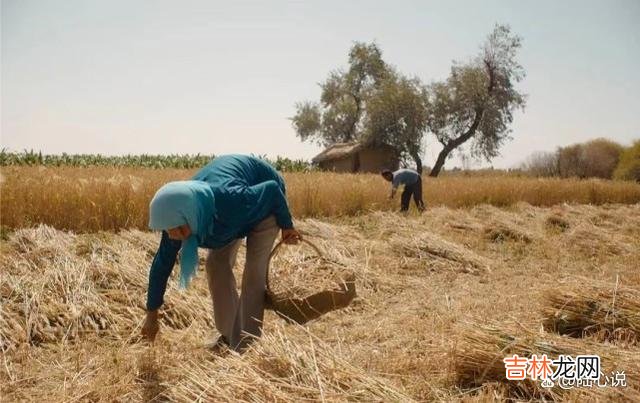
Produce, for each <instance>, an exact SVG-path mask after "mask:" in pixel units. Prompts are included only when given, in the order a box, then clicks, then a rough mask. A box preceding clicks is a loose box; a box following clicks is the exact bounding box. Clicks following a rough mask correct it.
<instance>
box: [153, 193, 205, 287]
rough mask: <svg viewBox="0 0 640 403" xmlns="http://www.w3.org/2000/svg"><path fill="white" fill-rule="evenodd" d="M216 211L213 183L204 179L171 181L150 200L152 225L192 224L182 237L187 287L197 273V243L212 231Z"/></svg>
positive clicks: (182, 281)
mask: <svg viewBox="0 0 640 403" xmlns="http://www.w3.org/2000/svg"><path fill="white" fill-rule="evenodd" d="M215 213H216V205H215V199H214V196H213V190H212V189H211V186H209V184H207V183H206V182H202V181H177V182H169V183H167V184H166V185H164V186H162V187H161V188H160V189H159V190H158V191H157V192H156V194H155V196H153V199H152V200H151V203H150V204H149V228H151V229H153V230H167V229H170V228H175V227H179V226H181V225H184V224H189V227H190V228H191V235H190V236H189V238H187V239H185V240H184V241H182V253H181V256H180V287H182V288H186V287H187V286H188V285H189V282H190V281H191V278H192V277H193V276H195V274H196V268H197V265H198V244H199V243H200V242H202V241H203V240H204V238H205V237H206V236H207V235H208V234H211V232H212V230H213V216H214V214H215Z"/></svg>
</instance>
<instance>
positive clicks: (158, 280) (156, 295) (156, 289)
mask: <svg viewBox="0 0 640 403" xmlns="http://www.w3.org/2000/svg"><path fill="white" fill-rule="evenodd" d="M181 246H182V242H181V241H176V240H173V239H171V238H169V235H168V234H167V232H166V231H162V239H161V240H160V246H159V247H158V251H157V252H156V256H155V257H154V258H153V263H151V270H150V271H149V288H148V290H147V311H155V310H157V309H158V308H160V306H161V305H162V303H163V302H164V293H165V291H166V289H167V281H168V280H169V275H171V271H172V270H173V265H174V264H175V263H176V257H177V256H178V251H179V250H180V247H181Z"/></svg>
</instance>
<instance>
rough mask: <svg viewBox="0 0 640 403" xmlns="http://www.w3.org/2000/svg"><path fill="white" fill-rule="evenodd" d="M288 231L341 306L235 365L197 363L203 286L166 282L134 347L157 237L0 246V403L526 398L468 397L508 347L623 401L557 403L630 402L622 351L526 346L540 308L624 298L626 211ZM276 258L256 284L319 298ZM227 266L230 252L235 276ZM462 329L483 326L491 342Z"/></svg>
mask: <svg viewBox="0 0 640 403" xmlns="http://www.w3.org/2000/svg"><path fill="white" fill-rule="evenodd" d="M3 213H4V211H3ZM69 214H71V213H69ZM550 215H557V216H559V217H562V218H563V220H565V221H566V222H567V223H568V227H567V230H566V231H558V230H557V228H555V226H549V225H548V224H547V218H548V217H549V216H550ZM295 223H296V226H297V227H298V228H300V229H301V230H303V231H304V232H305V233H307V234H308V236H309V237H311V239H313V242H314V243H316V244H317V246H318V247H319V248H320V249H321V250H322V251H323V252H324V253H326V256H327V258H328V259H331V260H332V261H340V262H342V263H344V264H345V266H346V268H347V269H348V270H352V271H353V272H354V273H355V282H356V286H357V290H358V296H357V298H355V299H354V300H353V302H352V304H351V305H349V307H347V308H344V309H341V310H337V311H333V312H329V313H327V314H326V315H323V316H321V317H320V318H318V319H316V320H314V321H311V322H309V323H307V324H305V325H304V326H303V327H301V326H298V325H293V324H288V323H286V322H284V321H282V320H281V319H279V318H278V317H277V316H275V315H274V314H273V313H272V312H267V313H266V316H265V327H264V335H263V338H262V339H261V340H259V341H257V342H256V343H255V344H254V346H253V348H252V349H251V350H250V351H249V352H248V353H247V354H245V355H243V356H238V355H235V354H233V353H231V354H227V355H224V356H219V355H214V354H212V353H211V352H210V351H208V350H207V349H206V348H205V345H206V344H207V343H209V342H211V341H212V340H215V338H216V337H217V332H216V331H215V328H214V324H213V321H212V318H211V301H210V296H209V291H208V288H207V284H206V278H205V276H204V272H203V270H199V272H198V275H197V276H196V278H195V279H194V281H193V283H192V286H191V287H190V288H189V290H187V291H186V292H181V291H179V290H178V289H177V287H176V284H177V278H176V276H177V272H178V269H177V268H176V269H175V270H174V273H173V274H172V277H171V279H170V282H169V287H168V290H167V294H166V296H165V305H164V306H163V310H162V314H163V317H162V319H161V332H160V335H159V336H158V339H157V341H156V343H155V344H154V345H151V346H150V345H147V344H146V343H143V342H140V341H139V340H138V334H139V331H140V325H141V323H142V320H143V318H144V310H143V308H144V302H145V297H146V286H147V276H148V270H149V265H150V263H151V260H152V258H153V254H154V253H155V250H156V248H157V245H158V241H159V239H158V234H152V233H146V232H140V231H136V230H127V231H121V232H119V233H117V234H115V233H106V232H97V233H86V234H75V233H68V232H62V231H59V230H55V229H53V228H50V227H45V226H40V227H35V228H22V229H19V230H17V231H15V232H9V233H7V234H6V238H4V239H3V240H2V242H1V244H0V267H2V274H1V275H0V296H1V298H2V300H1V304H0V309H1V312H0V338H1V344H2V351H0V354H1V355H2V357H1V359H0V394H1V395H2V396H3V399H5V400H7V401H88V400H90V401H149V400H153V399H156V400H167V401H193V400H198V399H199V400H202V401H207V400H217V401H265V400H268V401H271V400H276V401H300V399H301V398H306V399H308V400H313V401H321V400H323V399H324V400H326V401H402V402H404V401H412V400H416V401H459V400H465V401H488V400H492V401H504V400H507V399H513V398H515V397H517V396H535V395H536V394H535V393H536V392H535V390H534V389H531V390H530V389H527V388H528V386H526V385H515V384H510V383H506V382H504V381H503V380H500V379H498V378H495V377H494V378H493V380H491V379H489V378H484V381H483V382H477V379H478V378H477V376H478V374H479V373H480V374H481V373H482V372H484V369H486V368H487V365H488V364H487V363H491V362H493V361H494V360H495V359H496V357H498V358H500V359H502V358H504V354H503V355H502V356H501V354H502V353H501V352H500V347H499V346H500V344H499V343H501V342H503V341H504V339H505V337H506V336H508V337H506V338H507V339H509V340H511V339H510V338H509V337H513V338H515V340H516V342H517V343H516V346H522V348H524V349H528V350H527V351H532V352H533V351H534V350H535V352H536V353H538V354H540V353H542V352H545V351H555V350H545V349H544V348H546V347H545V346H547V345H550V346H552V347H554V348H556V349H557V350H558V351H560V350H559V349H560V348H561V347H562V348H567V349H569V348H570V349H569V350H567V351H571V352H583V353H586V354H589V353H591V354H601V355H602V357H604V359H605V360H606V367H605V368H606V370H625V371H626V374H627V379H628V387H627V388H626V389H623V388H607V389H603V390H598V391H595V390H585V389H583V390H575V391H569V392H566V393H563V394H562V396H561V398H562V400H570V401H576V402H578V401H597V399H599V400H600V401H606V400H607V399H609V400H617V401H625V400H624V399H626V400H627V401H633V399H636V401H637V395H638V392H637V391H638V389H640V380H638V374H639V373H640V372H638V371H639V369H638V368H637V362H640V360H639V359H637V355H638V352H639V351H640V350H638V346H637V345H631V344H629V343H627V344H625V343H617V342H616V343H611V342H609V341H607V340H604V339H602V340H601V339H598V338H597V337H594V336H591V337H589V338H571V337H568V336H560V335H557V334H555V333H553V332H542V330H541V329H542V325H543V321H544V320H543V317H542V315H541V312H543V311H544V309H545V307H546V306H548V305H549V304H548V301H547V299H546V298H545V292H546V290H550V289H551V290H553V289H564V288H565V287H567V286H568V287H570V286H571V285H572V284H575V283H576V279H588V280H584V282H585V283H588V284H594V285H598V284H602V282H606V283H607V284H609V285H610V287H609V289H610V290H614V289H615V279H616V276H618V278H619V284H620V286H619V287H618V289H619V290H621V289H622V288H629V289H634V290H639V289H640V274H638V271H637V262H638V261H639V260H640V205H604V206H586V205H558V206H554V207H552V208H540V207H535V206H531V205H528V204H522V203H519V204H516V205H514V206H511V207H509V208H496V207H494V206H489V205H481V206H477V207H474V208H471V209H457V210H453V209H448V208H444V207H438V208H431V209H429V210H428V211H427V212H426V213H424V214H423V215H421V216H417V215H409V216H403V215H400V214H395V213H388V212H374V213H370V214H367V215H362V216H353V217H343V218H340V219H332V220H328V219H322V220H320V219H307V220H299V219H297V220H296V221H295ZM497 224H500V225H504V226H507V227H509V228H517V229H519V230H521V231H523V232H526V233H527V234H530V235H531V242H528V243H527V242H522V241H518V240H509V239H507V240H505V241H503V242H493V241H491V240H490V239H488V238H487V237H486V234H485V228H489V227H491V226H493V225H497ZM390 240H391V241H392V242H390ZM614 251H615V252H616V253H613V252H614ZM203 252H204V251H203ZM283 252H285V253H284V254H283V255H282V256H281V257H282V258H283V260H282V262H281V263H282V265H280V266H278V267H276V266H274V275H275V274H277V272H278V270H280V272H281V273H289V274H290V276H287V281H288V280H291V281H292V282H291V283H290V284H289V285H291V286H302V288H303V289H311V288H313V287H314V285H316V286H318V288H320V287H325V286H328V285H329V284H333V280H330V279H328V278H324V277H323V278H319V276H318V274H319V273H321V272H322V269H321V268H320V266H321V263H320V262H316V263H314V262H315V260H314V259H313V258H314V256H313V252H311V251H309V250H306V249H305V246H299V247H287V249H284V250H283ZM201 257H204V254H203V255H201ZM243 262H244V251H243V250H242V249H241V251H240V253H239V256H238V264H237V267H236V269H235V270H234V272H235V273H236V276H239V275H240V274H241V270H242V265H243ZM474 262H475V263H474ZM307 263H309V264H308V265H307ZM474 264H475V265H474ZM316 266H317V267H316ZM485 266H488V267H489V269H490V270H486V269H484V267H485ZM465 267H467V268H469V269H470V270H464V268H465ZM305 268H308V269H311V270H307V271H305ZM315 268H318V271H317V272H315V271H312V270H315ZM481 268H482V269H481ZM471 269H473V270H471ZM294 273H295V274H294ZM280 280H283V281H282V282H279V283H278V284H280V285H281V286H285V285H286V284H287V283H286V282H285V281H284V279H278V280H277V281H280ZM238 283H240V282H238ZM588 284H587V285H588ZM605 288H606V287H605ZM616 306H617V303H616ZM616 309H617V308H616ZM514 322H515V323H520V324H523V325H522V326H520V325H514ZM464 323H480V324H484V325H486V324H494V325H495V327H497V328H498V329H499V336H496V335H495V334H493V333H489V334H488V335H486V334H485V333H484V331H480V334H479V335H478V334H477V332H476V330H477V329H475V330H474V328H470V327H468V326H465V325H460V324H464ZM505 335H506V336H505ZM496 337H497V338H498V339H500V340H502V341H500V340H496ZM600 341H602V342H600ZM456 356H459V357H467V358H469V360H467V361H466V365H467V367H461V366H458V367H456V365H458V364H460V362H458V361H454V360H453V359H454V358H455V357H456ZM474 357H475V358H474ZM554 358H556V357H554ZM456 362H458V364H456ZM470 363H471V364H473V363H475V365H471V364H470ZM454 364H455V365H454ZM469 365H471V366H469ZM489 367H490V368H493V367H492V366H489ZM456 368H458V369H456ZM463 368H466V369H463ZM502 370H504V368H502ZM479 371H482V372H479ZM459 373H461V374H467V376H466V378H465V376H460V375H459ZM469 374H476V375H469ZM459 376H460V377H459ZM456 379H458V380H459V381H458V382H455V380H456ZM465 379H466V381H465ZM471 385H476V386H471ZM596 392H597V393H596ZM554 393H555V392H554ZM552 397H555V395H554V396H552Z"/></svg>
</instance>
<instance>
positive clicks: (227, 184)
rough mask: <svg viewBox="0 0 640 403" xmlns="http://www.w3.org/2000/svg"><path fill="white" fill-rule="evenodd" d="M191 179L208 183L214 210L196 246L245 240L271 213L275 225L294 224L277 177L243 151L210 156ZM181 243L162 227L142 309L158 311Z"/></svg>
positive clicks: (279, 179) (284, 193)
mask: <svg viewBox="0 0 640 403" xmlns="http://www.w3.org/2000/svg"><path fill="white" fill-rule="evenodd" d="M191 179H192V180H197V181H204V182H207V183H208V184H209V185H211V188H212V189H213V193H214V197H215V206H216V214H215V215H214V216H213V217H211V219H212V220H213V228H212V231H211V234H210V235H208V236H206V237H204V238H203V239H200V240H199V245H198V246H200V247H203V248H220V247H222V246H224V245H227V244H228V243H229V242H232V241H234V240H236V239H241V238H244V237H245V236H247V235H248V234H249V232H250V231H251V229H252V228H253V227H255V226H256V225H257V224H258V223H259V222H260V221H262V220H264V219H265V218H267V217H268V216H270V215H275V217H276V222H277V223H278V226H279V227H280V228H293V223H292V221H291V213H290V212H289V207H288V205H287V199H286V196H285V195H286V189H285V184H284V180H283V179H282V176H280V174H279V173H278V171H276V170H275V169H274V168H273V167H272V166H271V165H269V164H268V163H266V162H264V161H262V160H260V159H258V158H255V157H250V156H246V155H224V156H220V157H217V158H215V159H213V160H212V161H211V162H210V163H209V164H207V165H206V166H205V167H204V168H202V169H201V170H200V171H198V172H197V173H196V174H195V175H194V176H193V178H191ZM181 245H182V242H181V241H174V240H172V239H170V238H169V235H168V234H167V232H166V231H162V238H161V240H160V246H159V247H158V251H157V252H156V255H155V257H154V259H153V262H152V264H151V270H150V272H149V288H148V291H147V309H148V310H155V309H158V308H159V307H160V306H161V305H162V303H163V302H164V301H163V298H164V293H165V291H166V288H167V281H168V279H169V275H170V274H171V271H172V270H173V266H174V264H175V262H176V258H177V255H178V251H179V250H180V247H181Z"/></svg>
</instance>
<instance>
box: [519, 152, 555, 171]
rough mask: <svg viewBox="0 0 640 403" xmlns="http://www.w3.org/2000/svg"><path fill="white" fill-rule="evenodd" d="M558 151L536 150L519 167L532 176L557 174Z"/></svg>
mask: <svg viewBox="0 0 640 403" xmlns="http://www.w3.org/2000/svg"><path fill="white" fill-rule="evenodd" d="M558 154H559V153H558V152H554V153H552V152H548V151H537V152H534V153H533V154H531V155H530V156H529V157H528V158H527V159H526V160H525V162H523V163H522V165H521V169H522V170H523V171H525V172H527V173H528V174H530V175H533V176H543V177H544V176H558V175H560V171H559V169H558Z"/></svg>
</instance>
